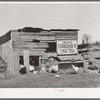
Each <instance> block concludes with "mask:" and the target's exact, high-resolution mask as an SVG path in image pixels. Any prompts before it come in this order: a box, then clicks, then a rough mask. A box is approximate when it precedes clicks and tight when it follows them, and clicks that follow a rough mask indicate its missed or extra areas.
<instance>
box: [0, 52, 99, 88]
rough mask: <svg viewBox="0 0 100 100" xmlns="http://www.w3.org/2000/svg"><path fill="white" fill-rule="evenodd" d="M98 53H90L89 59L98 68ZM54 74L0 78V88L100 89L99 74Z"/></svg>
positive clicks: (31, 74)
mask: <svg viewBox="0 0 100 100" xmlns="http://www.w3.org/2000/svg"><path fill="white" fill-rule="evenodd" d="M99 55H100V51H96V52H95V51H93V52H90V59H91V60H92V61H93V64H95V65H96V66H97V67H100V60H96V59H94V58H96V57H100V56H99ZM55 75H56V74H51V73H39V74H33V73H30V74H26V75H19V76H14V77H11V78H0V88H98V87H100V74H98V75H97V74H88V73H78V74H66V73H58V75H59V76H60V77H55Z"/></svg>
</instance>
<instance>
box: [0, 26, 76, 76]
mask: <svg viewBox="0 0 100 100" xmlns="http://www.w3.org/2000/svg"><path fill="white" fill-rule="evenodd" d="M0 45H1V46H0V50H1V52H0V56H1V57H2V58H3V59H4V61H5V62H6V63H7V65H8V68H7V75H9V76H10V75H18V74H19V65H20V64H24V65H25V66H26V69H27V73H28V72H29V64H30V62H31V61H32V60H34V62H35V66H38V65H39V63H40V62H41V59H42V58H46V57H50V56H54V57H58V58H61V57H60V56H71V55H77V54H78V29H51V30H44V29H41V28H30V27H25V28H23V29H18V30H10V31H9V32H7V33H6V34H5V35H3V36H1V37H0ZM66 60H67V58H66Z"/></svg>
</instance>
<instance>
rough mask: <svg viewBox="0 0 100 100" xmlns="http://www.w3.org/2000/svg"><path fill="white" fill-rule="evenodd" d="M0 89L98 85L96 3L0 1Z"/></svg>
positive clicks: (99, 27)
mask: <svg viewBox="0 0 100 100" xmlns="http://www.w3.org/2000/svg"><path fill="white" fill-rule="evenodd" d="M0 88H1V89H2V88H8V89H9V88H15V89H16V88H35V89H36V88H38V89H39V88H40V89H41V88H45V89H48V88H53V89H54V91H55V92H64V88H65V89H66V88H100V3H99V2H98V3H95V2H88V3H87V2H63V3H61V2H60V3H57V2H37V3H36V2H32V3H30V2H27V3H24V2H22V3H20V2H19V3H18V2H16V3H15V2H13V3H11V2H8V3H7V2H6V3H5V2H0ZM60 88H63V89H60Z"/></svg>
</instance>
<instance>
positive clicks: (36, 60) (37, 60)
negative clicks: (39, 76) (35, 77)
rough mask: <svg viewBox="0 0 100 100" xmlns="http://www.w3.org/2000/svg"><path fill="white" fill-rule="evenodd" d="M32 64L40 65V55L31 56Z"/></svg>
mask: <svg viewBox="0 0 100 100" xmlns="http://www.w3.org/2000/svg"><path fill="white" fill-rule="evenodd" d="M29 59H30V61H29V62H30V64H31V65H34V66H38V65H39V56H30V57H29Z"/></svg>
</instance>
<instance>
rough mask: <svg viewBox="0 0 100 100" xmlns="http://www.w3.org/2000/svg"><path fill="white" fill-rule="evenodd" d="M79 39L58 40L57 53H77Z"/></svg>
mask: <svg viewBox="0 0 100 100" xmlns="http://www.w3.org/2000/svg"><path fill="white" fill-rule="evenodd" d="M77 52H78V50H77V40H57V53H58V55H63V54H77Z"/></svg>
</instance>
